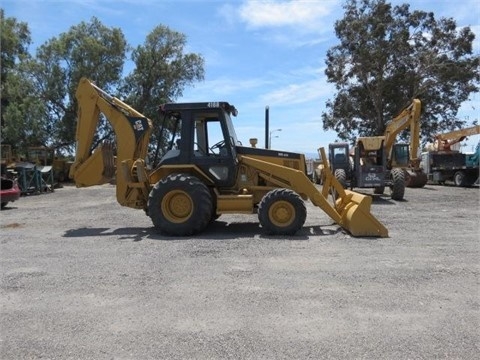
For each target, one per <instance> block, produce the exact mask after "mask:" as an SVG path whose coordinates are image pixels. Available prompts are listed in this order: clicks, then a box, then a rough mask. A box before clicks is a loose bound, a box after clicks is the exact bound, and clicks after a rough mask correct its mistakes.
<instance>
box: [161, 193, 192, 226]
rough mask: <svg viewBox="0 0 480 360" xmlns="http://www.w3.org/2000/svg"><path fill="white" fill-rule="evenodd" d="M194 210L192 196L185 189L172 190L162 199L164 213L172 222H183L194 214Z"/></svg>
mask: <svg viewBox="0 0 480 360" xmlns="http://www.w3.org/2000/svg"><path fill="white" fill-rule="evenodd" d="M192 212H193V202H192V198H191V197H190V196H189V195H188V194H187V193H186V192H185V191H182V190H174V191H170V192H169V193H168V194H166V195H165V197H164V198H163V199H162V213H163V214H164V216H165V218H167V220H168V221H170V222H174V223H182V222H184V221H186V220H187V219H188V218H189V217H190V216H191V215H192Z"/></svg>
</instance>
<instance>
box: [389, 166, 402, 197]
mask: <svg viewBox="0 0 480 360" xmlns="http://www.w3.org/2000/svg"><path fill="white" fill-rule="evenodd" d="M390 176H391V177H392V186H391V191H392V193H391V197H392V200H403V197H404V196H405V172H404V171H403V170H402V169H400V168H396V169H393V170H392V171H391V173H390Z"/></svg>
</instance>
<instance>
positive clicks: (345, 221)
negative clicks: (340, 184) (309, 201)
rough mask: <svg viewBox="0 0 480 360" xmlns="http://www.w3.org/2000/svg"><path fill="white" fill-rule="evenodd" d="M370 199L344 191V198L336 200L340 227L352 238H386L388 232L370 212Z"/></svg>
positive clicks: (366, 196)
mask: <svg viewBox="0 0 480 360" xmlns="http://www.w3.org/2000/svg"><path fill="white" fill-rule="evenodd" d="M371 204H372V198H371V197H370V196H368V195H363V194H359V193H356V192H354V191H350V190H345V196H344V197H341V198H339V199H337V200H336V202H335V205H336V208H337V211H338V212H339V214H340V217H341V222H340V225H341V226H342V227H343V228H344V229H346V230H347V231H348V232H350V234H352V235H353V236H359V237H362V236H365V237H367V236H368V237H370V236H373V237H388V230H387V229H386V228H385V226H383V224H382V223H381V222H380V221H378V220H377V219H376V218H375V217H374V216H373V215H372V213H371V212H370V207H371Z"/></svg>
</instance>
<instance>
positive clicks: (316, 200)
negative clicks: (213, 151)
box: [239, 148, 388, 237]
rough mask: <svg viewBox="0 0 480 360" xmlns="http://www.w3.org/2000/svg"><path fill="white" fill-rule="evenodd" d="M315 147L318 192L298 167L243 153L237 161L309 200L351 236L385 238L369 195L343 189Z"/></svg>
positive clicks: (269, 180) (386, 234) (322, 150)
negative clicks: (320, 173)
mask: <svg viewBox="0 0 480 360" xmlns="http://www.w3.org/2000/svg"><path fill="white" fill-rule="evenodd" d="M319 150H320V152H321V155H322V156H321V158H322V159H323V164H324V168H325V180H324V184H323V187H322V191H319V189H318V188H317V187H316V186H315V184H314V183H313V182H312V181H311V180H310V179H309V178H308V177H307V175H305V173H303V172H302V171H300V170H296V169H293V168H289V167H286V166H282V165H278V164H273V163H271V162H267V161H263V160H259V159H256V158H253V157H249V156H243V155H242V156H240V159H239V160H240V162H241V163H244V164H246V165H248V166H250V167H252V168H255V169H256V170H257V171H258V173H259V176H261V177H262V178H264V179H265V180H267V181H268V182H271V183H273V184H275V185H277V186H279V187H283V188H288V189H291V190H293V191H295V192H297V193H298V194H299V195H300V196H301V197H302V198H303V199H304V200H306V199H309V200H310V201H311V202H312V203H313V204H314V205H315V206H318V207H320V208H321V209H322V210H323V211H324V212H325V213H326V214H327V215H328V216H329V217H330V218H331V219H332V220H333V221H335V222H336V223H337V224H339V225H340V226H341V227H343V228H344V229H345V230H347V231H348V232H350V233H351V234H352V235H353V236H380V237H388V230H387V229H386V228H385V226H383V224H381V223H380V222H379V221H378V220H377V219H376V218H375V217H374V216H373V215H372V214H371V213H370V206H371V202H372V199H371V197H369V196H367V195H362V194H359V193H356V192H354V191H350V190H344V189H343V187H342V185H341V184H340V183H339V182H338V180H337V179H335V176H334V175H333V174H332V172H331V171H330V169H329V167H328V164H327V160H326V159H327V157H326V155H325V151H324V149H323V148H321V149H319ZM332 193H335V194H337V199H336V200H335V202H334V204H331V203H330V202H329V201H328V196H329V194H332Z"/></svg>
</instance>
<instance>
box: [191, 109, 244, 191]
mask: <svg viewBox="0 0 480 360" xmlns="http://www.w3.org/2000/svg"><path fill="white" fill-rule="evenodd" d="M192 117H193V118H192V120H193V121H192V126H193V129H192V130H193V131H192V133H193V134H192V135H193V151H192V163H194V164H195V165H197V166H198V167H199V168H200V169H202V171H203V172H205V173H206V174H208V175H209V177H210V178H211V179H212V180H213V181H214V183H215V184H216V185H217V186H218V187H232V186H233V185H234V184H235V182H236V175H237V174H236V170H237V160H236V152H235V147H234V144H232V141H231V139H230V136H229V134H228V128H227V126H226V124H225V118H224V114H223V112H222V110H220V109H207V110H197V111H194V112H193V113H192Z"/></svg>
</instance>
